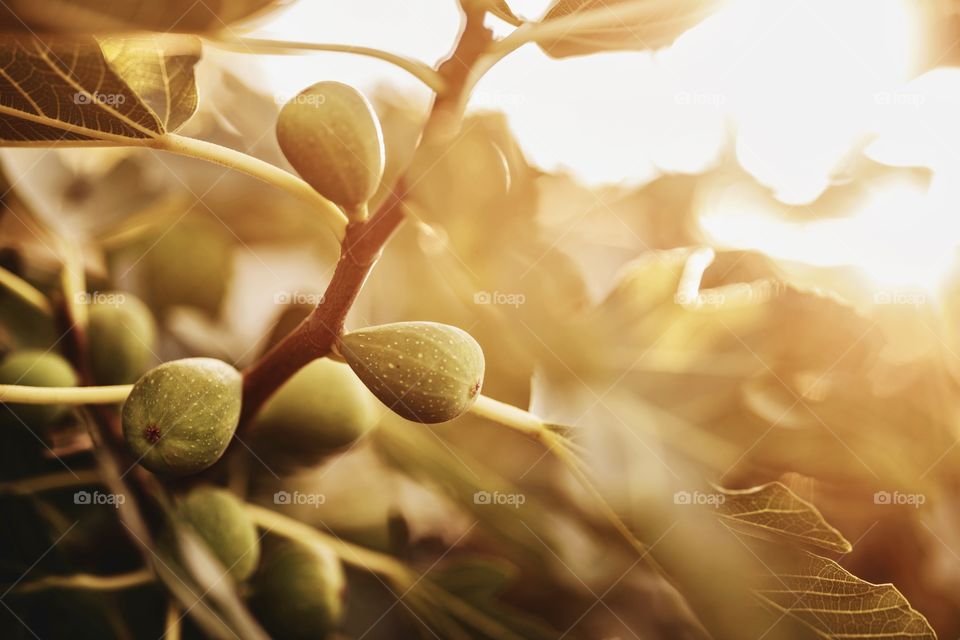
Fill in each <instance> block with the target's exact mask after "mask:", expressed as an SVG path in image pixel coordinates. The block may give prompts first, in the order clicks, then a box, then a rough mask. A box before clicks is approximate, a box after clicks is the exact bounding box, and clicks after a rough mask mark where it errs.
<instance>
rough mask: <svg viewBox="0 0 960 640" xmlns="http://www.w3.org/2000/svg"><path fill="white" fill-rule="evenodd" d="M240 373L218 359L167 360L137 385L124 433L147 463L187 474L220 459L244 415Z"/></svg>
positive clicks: (159, 470)
mask: <svg viewBox="0 0 960 640" xmlns="http://www.w3.org/2000/svg"><path fill="white" fill-rule="evenodd" d="M242 386H243V385H242V378H241V376H240V372H238V371H237V370H236V369H234V368H233V367H231V366H230V365H228V364H227V363H225V362H222V361H220V360H214V359H213V358H186V359H184V360H173V361H171V362H165V363H164V364H161V365H160V366H158V367H155V368H153V369H151V370H150V371H148V372H147V373H145V374H144V375H143V377H142V378H140V379H139V380H137V382H136V384H134V385H133V390H132V391H131V392H130V395H129V396H128V397H127V400H126V402H124V404H123V411H122V419H123V437H124V438H126V440H127V444H128V445H129V446H130V448H131V449H132V450H133V453H134V454H135V455H136V456H137V458H138V459H139V461H140V464H142V465H143V466H144V467H146V468H147V469H150V470H151V471H153V472H155V473H159V474H164V475H171V476H183V475H188V474H192V473H197V472H199V471H203V470H204V469H206V468H207V467H209V466H210V465H212V464H213V463H214V462H216V461H217V460H219V459H220V456H222V455H223V452H224V451H225V450H226V448H227V445H228V444H229V443H230V439H231V438H232V437H233V432H234V431H235V430H236V428H237V422H238V421H239V420H240V402H241V396H242Z"/></svg>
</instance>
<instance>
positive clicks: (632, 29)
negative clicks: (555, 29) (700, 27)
mask: <svg viewBox="0 0 960 640" xmlns="http://www.w3.org/2000/svg"><path fill="white" fill-rule="evenodd" d="M716 4H717V3H716V2H714V1H711V0H556V1H555V2H554V3H553V5H552V6H551V7H550V9H549V10H548V11H547V13H546V15H545V16H544V17H543V19H542V21H541V22H543V23H546V22H548V21H550V20H555V19H558V18H564V17H566V16H571V15H574V14H582V15H583V16H584V17H587V16H590V18H592V19H597V18H599V19H600V22H601V23H602V26H584V27H579V26H578V25H576V24H574V25H572V26H571V28H570V29H569V30H567V31H566V32H565V33H564V34H563V35H561V36H559V37H556V38H551V39H549V40H543V41H541V42H540V46H541V47H542V48H543V50H544V51H545V52H546V53H547V54H548V55H550V56H553V57H554V58H567V57H570V56H582V55H587V54H591V53H598V52H601V51H619V50H624V49H627V50H647V49H657V48H659V47H663V46H666V45H669V44H671V43H672V42H673V41H674V39H676V38H677V36H679V35H680V34H682V33H683V32H684V31H686V30H687V29H689V28H690V27H692V26H694V25H695V24H697V23H698V22H700V21H701V20H703V19H704V18H706V17H707V16H708V15H710V14H711V13H712V12H713V11H714V10H715V9H716ZM604 17H606V19H605V20H604V19H603V18H604Z"/></svg>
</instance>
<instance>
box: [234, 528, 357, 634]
mask: <svg viewBox="0 0 960 640" xmlns="http://www.w3.org/2000/svg"><path fill="white" fill-rule="evenodd" d="M345 587H346V579H345V577H344V574H343V565H341V564H340V559H339V558H338V557H337V556H336V554H335V553H334V552H333V551H332V550H331V549H330V548H328V547H325V546H321V545H317V544H311V545H309V546H308V545H306V544H303V543H300V542H294V541H292V540H277V541H274V540H270V541H269V543H268V544H267V545H265V549H264V554H263V561H262V562H261V563H260V570H259V571H258V572H257V574H256V575H255V576H254V579H253V589H252V593H251V596H250V608H251V610H252V611H253V614H254V615H255V616H256V617H257V619H258V620H259V621H260V623H261V624H262V625H263V627H264V629H266V630H267V632H268V633H269V634H270V636H271V637H273V638H283V639H284V640H301V639H302V640H317V639H318V638H326V637H329V636H330V635H331V634H332V632H333V631H334V630H335V629H336V628H337V626H338V625H339V624H340V620H341V618H342V617H343V595H344V590H345Z"/></svg>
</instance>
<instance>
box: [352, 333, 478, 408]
mask: <svg viewBox="0 0 960 640" xmlns="http://www.w3.org/2000/svg"><path fill="white" fill-rule="evenodd" d="M339 349H340V352H341V354H342V355H343V357H344V359H346V361H347V363H348V364H349V365H350V367H351V368H352V369H353V371H354V373H356V374H357V377H359V378H360V379H361V380H362V381H363V383H364V384H365V385H367V388H368V389H370V391H372V392H373V394H374V395H375V396H377V398H378V399H379V400H380V401H381V402H382V403H384V404H385V405H387V406H388V407H389V408H390V409H391V410H393V411H394V412H395V413H397V414H399V415H400V416H402V417H404V418H406V419H407V420H412V421H414V422H422V423H426V424H433V423H438V422H446V421H448V420H453V419H454V418H457V417H459V416H461V415H463V414H464V413H465V412H466V411H468V410H469V409H470V407H471V406H473V403H474V402H475V401H476V399H477V396H478V395H480V389H481V387H482V385H483V372H484V359H483V350H482V349H481V348H480V345H479V344H477V341H476V340H474V339H473V337H472V336H471V335H470V334H469V333H467V332H466V331H463V330H462V329H458V328H456V327H451V326H450V325H445V324H439V323H436V322H399V323H395V324H385V325H380V326H376V327H370V328H367V329H361V330H359V331H353V332H351V333H348V334H346V335H345V336H343V337H342V338H341V339H340V342H339Z"/></svg>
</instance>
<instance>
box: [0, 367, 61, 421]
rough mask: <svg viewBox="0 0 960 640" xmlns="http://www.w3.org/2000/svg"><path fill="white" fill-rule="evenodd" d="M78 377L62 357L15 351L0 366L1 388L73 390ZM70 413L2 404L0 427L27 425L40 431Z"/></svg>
mask: <svg viewBox="0 0 960 640" xmlns="http://www.w3.org/2000/svg"><path fill="white" fill-rule="evenodd" d="M77 383H78V379H77V374H76V373H75V372H74V370H73V367H71V366H70V363H68V362H67V361H66V360H65V359H64V358H63V357H62V356H60V355H58V354H56V353H53V352H50V351H40V350H33V349H27V350H24V351H16V352H14V353H11V354H10V355H8V356H7V357H6V358H5V359H4V360H3V362H0V384H17V385H22V386H26V387H74V386H76V385H77ZM69 410H70V408H69V407H67V406H65V405H41V404H13V403H10V404H5V405H0V423H2V424H3V425H4V426H10V425H16V426H20V425H21V423H23V424H26V425H27V426H28V427H30V428H31V429H36V430H39V431H43V430H46V429H48V428H49V427H50V426H52V425H54V424H56V423H57V422H59V421H60V420H61V419H62V418H63V417H64V416H65V415H66V414H67V412H68V411H69Z"/></svg>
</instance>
